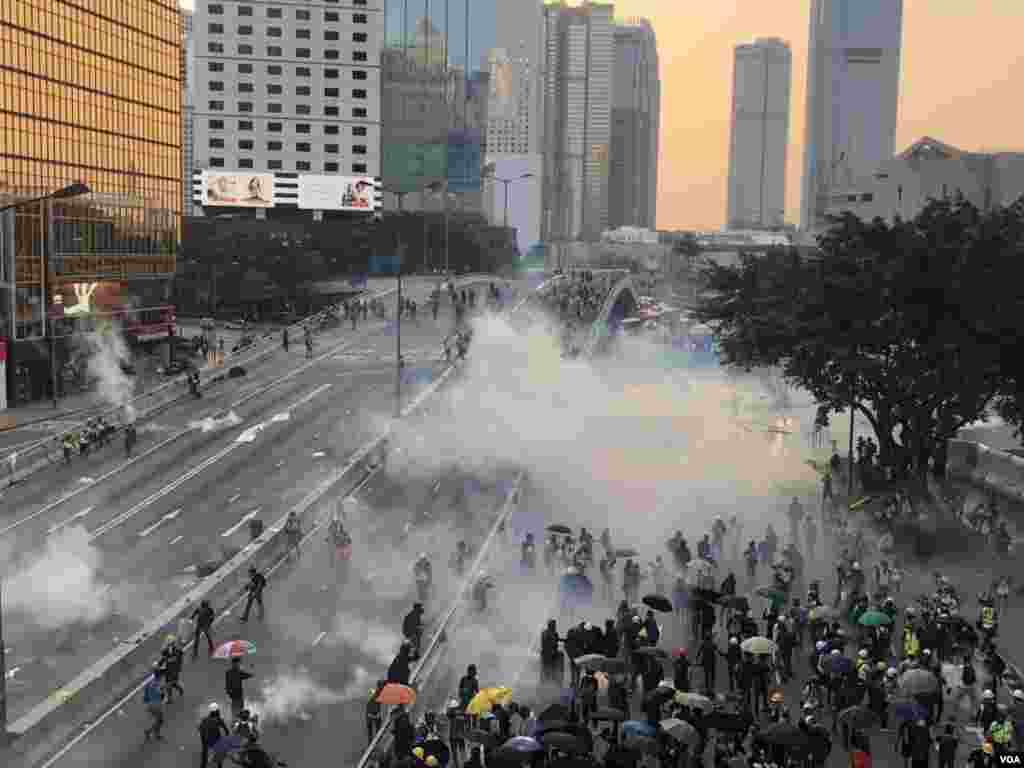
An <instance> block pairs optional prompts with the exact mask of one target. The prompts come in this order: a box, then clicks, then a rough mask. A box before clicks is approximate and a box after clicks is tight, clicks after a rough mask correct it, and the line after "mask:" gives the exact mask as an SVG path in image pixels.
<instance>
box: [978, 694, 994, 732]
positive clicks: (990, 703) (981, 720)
mask: <svg viewBox="0 0 1024 768" xmlns="http://www.w3.org/2000/svg"><path fill="white" fill-rule="evenodd" d="M998 718H999V709H998V707H997V706H996V694H995V692H994V691H993V690H992V689H991V688H986V689H985V690H984V691H982V694H981V706H980V707H979V708H978V712H977V714H976V715H975V717H974V724H975V725H976V726H977V727H979V728H981V730H982V731H984V732H985V733H988V729H989V727H990V726H991V725H992V723H994V722H995V721H996V720H997V719H998Z"/></svg>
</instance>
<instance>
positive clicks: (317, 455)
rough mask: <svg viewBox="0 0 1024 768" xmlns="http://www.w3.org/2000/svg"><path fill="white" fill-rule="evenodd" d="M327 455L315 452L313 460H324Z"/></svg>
mask: <svg viewBox="0 0 1024 768" xmlns="http://www.w3.org/2000/svg"><path fill="white" fill-rule="evenodd" d="M326 455H327V454H326V453H324V452H323V451H313V458H314V459H322V458H323V457H324V456H326Z"/></svg>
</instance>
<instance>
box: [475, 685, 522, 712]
mask: <svg viewBox="0 0 1024 768" xmlns="http://www.w3.org/2000/svg"><path fill="white" fill-rule="evenodd" d="M511 700H512V689H511V688H484V689H483V690H482V691H480V692H479V693H478V694H477V695H476V696H474V697H473V698H472V699H471V700H470V702H469V706H467V707H466V714H467V715H482V714H484V713H485V712H490V711H491V710H492V709H494V705H495V704H507V703H508V702H510V701H511Z"/></svg>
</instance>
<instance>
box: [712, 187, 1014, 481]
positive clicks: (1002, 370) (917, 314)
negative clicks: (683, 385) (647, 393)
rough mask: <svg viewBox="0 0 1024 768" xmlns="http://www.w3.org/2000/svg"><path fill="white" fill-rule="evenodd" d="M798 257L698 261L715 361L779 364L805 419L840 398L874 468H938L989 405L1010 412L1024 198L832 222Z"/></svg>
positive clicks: (790, 253) (824, 412) (837, 405)
mask: <svg viewBox="0 0 1024 768" xmlns="http://www.w3.org/2000/svg"><path fill="white" fill-rule="evenodd" d="M818 245H819V248H818V249H817V250H816V251H815V252H814V253H813V254H810V255H801V254H800V253H798V252H797V251H796V250H795V249H777V250H774V251H771V252H769V253H767V254H766V255H760V256H748V255H744V256H743V257H742V258H741V260H740V264H739V265H737V266H721V265H715V264H712V265H708V266H706V267H705V268H704V271H703V278H704V281H705V286H706V290H705V293H704V294H703V296H702V298H701V300H700V302H699V306H698V309H697V312H696V315H697V318H698V319H699V320H700V321H701V322H704V323H707V324H708V325H710V326H711V327H712V328H713V329H714V331H715V334H716V338H717V341H718V343H719V348H720V350H721V354H722V359H723V362H724V363H725V364H726V365H730V366H737V367H742V368H746V369H752V368H755V367H761V366H779V367H781V370H782V371H783V374H784V376H785V377H786V379H787V380H789V381H790V382H791V383H793V384H795V385H797V386H800V387H803V388H804V389H806V390H808V391H809V392H810V393H811V394H812V396H813V397H814V398H815V400H816V401H817V403H818V404H819V416H820V418H821V420H822V421H827V418H828V415H829V414H831V413H834V412H837V411H840V410H844V409H848V408H849V407H850V405H851V403H852V404H853V405H854V407H855V408H856V409H857V411H858V412H859V413H861V414H863V415H864V416H865V417H866V418H867V420H868V421H869V422H870V423H871V425H872V427H873V429H874V432H875V435H876V437H877V440H878V445H879V453H880V458H881V461H882V462H883V464H885V465H888V466H893V467H903V468H907V467H910V466H913V467H916V468H917V469H918V471H920V472H923V471H924V470H925V468H926V467H927V466H929V463H930V462H932V461H933V460H934V465H935V467H936V469H937V470H941V469H942V468H943V467H944V464H945V458H944V456H945V443H946V440H948V439H949V438H951V437H953V436H955V434H956V432H957V431H958V430H959V429H960V428H961V427H963V426H964V425H966V424H969V423H971V422H975V421H978V420H983V419H985V418H986V416H987V414H988V413H989V411H990V410H991V409H992V407H993V406H994V407H995V408H996V409H997V410H998V411H999V412H1000V413H1001V414H1002V415H1003V416H1004V417H1005V418H1007V419H1008V420H1010V421H1012V422H1013V423H1014V424H1017V425H1018V426H1019V425H1020V424H1021V420H1022V417H1024V405H1022V403H1024V395H1022V392H1024V358H1022V353H1024V335H1022V334H1024V331H1022V328H1024V322H1022V317H1024V314H1022V310H1024V280H1022V279H1021V278H1022V277H1024V263H1022V258H1024V198H1022V199H1021V200H1019V201H1018V202H1017V203H1015V204H1014V205H1012V206H1009V207H1005V208H996V209H993V210H991V211H988V212H982V211H980V210H978V209H977V208H976V207H974V206H973V205H972V204H971V203H970V202H968V201H966V200H964V199H962V198H960V199H956V200H934V201H931V202H930V203H929V204H928V205H927V206H926V208H925V209H924V210H923V211H922V212H921V213H920V215H918V216H917V217H916V218H915V219H914V220H912V221H900V220H897V221H896V222H894V223H893V224H888V223H886V222H884V221H882V220H881V219H875V220H874V221H871V222H865V221H863V220H861V219H858V218H857V217H856V216H854V215H852V214H846V215H845V216H843V217H841V218H836V219H834V220H833V223H832V226H831V228H830V229H829V230H828V231H827V232H825V233H824V234H823V235H822V236H821V237H820V238H819V241H818Z"/></svg>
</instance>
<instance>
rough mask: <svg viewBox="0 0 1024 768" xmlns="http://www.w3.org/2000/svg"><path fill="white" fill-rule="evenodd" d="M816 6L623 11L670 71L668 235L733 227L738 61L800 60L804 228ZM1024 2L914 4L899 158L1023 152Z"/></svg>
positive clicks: (733, 3) (798, 148)
mask: <svg viewBox="0 0 1024 768" xmlns="http://www.w3.org/2000/svg"><path fill="white" fill-rule="evenodd" d="M810 7H811V0H713V2H703V3H688V2H684V1H683V0H618V1H617V2H616V3H615V12H616V15H617V16H620V17H629V16H645V17H647V18H648V19H650V21H651V23H652V24H653V26H654V29H655V32H656V34H657V36H658V52H659V56H660V63H661V80H662V101H661V157H660V168H659V181H658V227H659V228H660V229H705V228H706V229H714V228H718V227H721V226H722V225H723V223H724V221H725V202H726V200H725V199H726V180H727V178H726V177H727V175H728V167H729V110H730V107H731V104H732V49H733V46H734V45H736V44H738V43H747V42H753V40H754V39H755V38H757V37H781V38H782V39H784V40H786V41H787V42H789V44H790V46H791V47H792V50H793V83H792V95H791V105H790V106H791V110H792V111H791V114H790V122H789V154H788V157H787V161H788V167H789V173H788V174H787V179H786V202H787V205H786V213H787V219H788V220H789V221H791V222H792V223H794V224H799V210H800V177H801V169H802V159H803V133H804V93H805V82H806V80H807V43H808V30H809V23H810V22H809V18H810V16H809V14H810ZM1022 32H1024V0H905V3H904V16H903V52H902V62H901V69H902V73H901V79H900V105H899V123H898V128H897V131H896V150H897V151H900V150H902V149H904V148H905V147H906V146H907V145H909V144H910V143H912V142H913V141H915V140H916V139H918V138H921V137H922V136H925V135H929V136H932V137H934V138H936V139H938V140H940V141H944V142H946V143H948V144H953V145H954V146H957V147H959V148H961V149H965V150H991V149H1004V150H1005V149H1017V150H1022V151H1024V53H1022V51H1024V46H1022V45H1021V34H1022Z"/></svg>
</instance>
